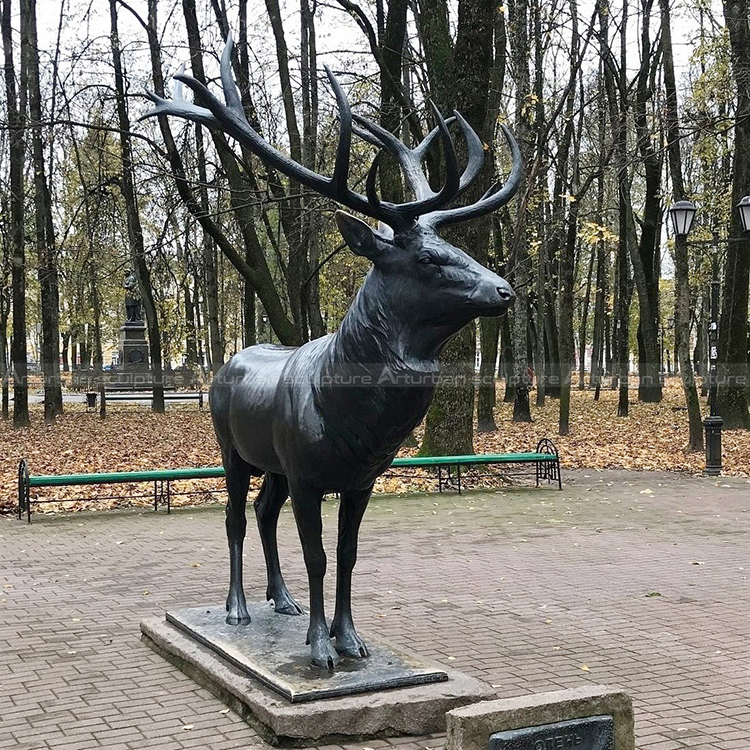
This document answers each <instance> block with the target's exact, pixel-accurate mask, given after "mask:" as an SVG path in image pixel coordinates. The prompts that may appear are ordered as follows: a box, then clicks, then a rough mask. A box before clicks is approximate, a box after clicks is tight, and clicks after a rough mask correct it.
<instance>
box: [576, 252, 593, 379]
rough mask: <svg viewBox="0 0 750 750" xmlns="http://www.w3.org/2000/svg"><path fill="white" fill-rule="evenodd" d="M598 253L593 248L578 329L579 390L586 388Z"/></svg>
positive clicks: (591, 371) (591, 369)
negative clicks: (589, 332)
mask: <svg viewBox="0 0 750 750" xmlns="http://www.w3.org/2000/svg"><path fill="white" fill-rule="evenodd" d="M595 260H596V252H595V251H594V248H593V247H592V248H591V257H590V258H589V270H588V273H587V275H586V294H585V296H584V298H583V309H582V310H581V327H580V328H579V329H578V330H579V334H578V390H579V391H582V390H584V389H585V388H586V340H587V335H588V327H589V307H590V304H591V284H592V282H593V278H594V261H595ZM589 370H590V373H589V380H590V379H591V373H593V371H594V367H593V363H589Z"/></svg>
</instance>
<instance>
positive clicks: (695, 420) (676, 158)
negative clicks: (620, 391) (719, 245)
mask: <svg viewBox="0 0 750 750" xmlns="http://www.w3.org/2000/svg"><path fill="white" fill-rule="evenodd" d="M659 5H660V7H661V38H662V42H661V43H662V54H663V55H664V89H665V93H666V121H667V154H668V157H669V172H670V175H671V178H672V197H673V198H674V200H675V202H676V201H681V200H684V199H685V188H684V185H683V180H682V156H681V154H680V128H679V119H678V112H677V84H676V81H675V74H674V61H673V56H672V27H671V22H670V17H669V0H659ZM674 266H675V305H674V320H675V333H674V339H675V360H676V362H679V366H680V375H681V377H682V390H683V392H684V394H685V403H686V405H687V410H688V424H689V434H688V450H690V451H702V450H703V429H702V427H703V425H702V424H701V410H700V402H699V401H698V392H697V391H696V388H695V379H694V378H693V367H692V363H691V362H690V314H691V312H690V265H689V262H688V247H687V242H686V241H685V239H684V238H682V237H678V238H676V239H675V249H674ZM698 339H700V333H699V335H698Z"/></svg>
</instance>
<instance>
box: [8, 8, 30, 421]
mask: <svg viewBox="0 0 750 750" xmlns="http://www.w3.org/2000/svg"><path fill="white" fill-rule="evenodd" d="M2 3H3V14H2V33H3V51H4V55H5V96H6V106H7V109H8V143H9V147H10V158H9V162H10V226H11V229H10V234H11V243H12V247H13V254H12V258H11V269H12V271H11V275H12V282H11V283H12V289H13V339H12V342H11V360H12V362H13V426H14V427H25V426H26V425H28V424H29V384H28V372H27V364H26V362H27V353H26V257H25V248H24V188H23V168H24V154H25V143H24V136H25V127H26V125H25V119H24V118H25V115H24V113H25V111H26V94H25V91H26V71H25V69H24V66H23V65H21V81H20V86H19V89H20V91H19V93H18V97H17V95H16V78H15V76H16V73H15V66H14V63H13V32H12V29H11V7H10V6H11V0H2Z"/></svg>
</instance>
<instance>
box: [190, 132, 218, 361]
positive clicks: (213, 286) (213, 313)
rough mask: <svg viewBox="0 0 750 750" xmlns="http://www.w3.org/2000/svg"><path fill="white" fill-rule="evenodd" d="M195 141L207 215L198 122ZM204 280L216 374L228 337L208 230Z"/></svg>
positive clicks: (205, 175)
mask: <svg viewBox="0 0 750 750" xmlns="http://www.w3.org/2000/svg"><path fill="white" fill-rule="evenodd" d="M195 144H196V155H197V164H198V200H199V202H200V205H201V208H202V209H203V211H204V212H205V214H206V215H208V213H209V207H208V188H207V185H208V173H207V172H206V149H205V146H204V143H203V128H202V127H201V125H199V124H198V123H196V124H195ZM201 258H202V260H203V283H204V285H205V289H206V296H205V300H206V309H205V312H204V317H205V319H206V325H207V326H208V335H209V340H210V346H211V368H212V371H213V373H214V374H216V372H217V371H218V369H219V368H220V367H221V366H222V365H223V364H224V339H223V336H222V332H221V328H220V327H219V282H218V276H217V271H216V245H215V243H214V241H213V239H212V238H211V236H210V235H209V234H208V233H207V232H205V231H204V232H203V243H202V254H201Z"/></svg>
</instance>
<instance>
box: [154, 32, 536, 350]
mask: <svg viewBox="0 0 750 750" xmlns="http://www.w3.org/2000/svg"><path fill="white" fill-rule="evenodd" d="M232 49H233V41H232V36H231V34H229V35H228V37H227V42H226V45H225V47H224V52H223V54H222V58H221V82H222V88H223V92H224V99H225V103H224V104H222V103H221V102H220V101H219V100H218V99H217V98H216V97H215V96H214V95H213V94H212V93H211V92H210V91H209V90H208V89H207V88H206V87H205V86H204V85H203V84H202V83H200V82H199V81H197V80H196V79H194V78H192V77H191V76H188V75H185V72H184V66H183V67H182V68H181V69H180V71H179V72H178V73H177V74H176V75H175V76H174V78H175V86H174V93H173V98H172V100H171V101H170V100H167V99H162V98H161V97H159V96H157V95H156V94H152V93H149V94H148V96H149V98H150V99H151V100H152V101H153V102H154V103H155V105H156V106H155V108H154V109H153V110H151V111H150V112H148V113H147V114H145V115H144V116H143V118H146V117H154V116H158V115H175V116H177V117H182V118H185V119H188V120H193V121H195V122H199V123H201V124H203V125H206V126H208V127H211V128H217V129H220V130H222V131H224V132H225V133H227V134H228V135H230V136H231V137H233V138H234V139H235V140H237V141H238V142H239V143H240V144H241V145H243V146H245V147H246V148H247V149H248V150H249V151H251V153H253V154H255V155H256V156H257V157H259V158H260V159H262V160H263V161H264V162H265V163H267V164H269V165H270V166H272V167H273V168H274V169H276V170H278V171H279V172H281V173H282V174H285V175H287V176H288V177H289V178H291V179H293V180H296V181H297V182H299V183H300V184H302V185H305V186H306V187H308V188H311V189H312V190H314V191H315V192H317V193H319V194H320V195H323V196H326V197H328V198H331V199H332V200H334V201H336V202H338V203H340V204H342V205H344V206H347V207H348V208H350V209H353V210H354V211H357V212H359V213H362V214H364V215H365V216H369V217H371V218H373V219H377V220H378V222H379V226H378V229H377V230H376V229H373V228H371V227H370V226H369V225H368V224H366V223H365V222H364V221H361V220H360V219H357V218H355V217H354V216H351V215H349V214H347V213H344V212H343V211H337V212H336V221H337V224H338V227H339V230H340V232H341V234H342V236H343V237H344V240H345V241H346V243H347V244H348V245H349V247H350V248H351V249H352V251H353V252H354V253H356V254H357V255H361V256H364V257H366V258H368V259H369V260H370V261H372V263H373V264H374V269H373V271H372V272H371V275H372V274H374V275H375V277H378V278H380V279H381V280H382V282H383V283H382V284H379V286H380V288H381V290H382V291H381V292H380V293H381V294H382V295H384V296H385V297H387V301H388V307H389V311H390V312H395V313H396V314H399V313H402V314H403V315H404V319H411V320H413V321H414V324H415V325H420V324H421V325H422V326H425V325H431V326H432V327H433V328H434V329H435V330H436V331H438V332H439V333H438V334H437V335H436V336H435V339H436V340H438V339H440V338H443V337H442V335H441V333H445V334H446V336H448V335H450V333H452V332H454V331H455V330H458V329H459V328H461V327H462V326H463V325H464V324H465V323H468V322H469V321H470V320H472V319H473V318H476V317H478V316H494V315H500V314H502V313H503V312H505V311H506V310H507V309H508V308H509V307H510V306H511V305H512V304H513V301H514V298H515V295H514V293H513V290H512V289H511V287H510V285H509V284H508V282H507V281H505V279H503V278H501V277H500V276H497V275H496V274H494V273H493V272H492V271H490V270H489V269H487V268H485V267H484V266H482V265H481V264H480V263H478V262H477V261H475V260H474V259H473V258H471V257H470V256H469V255H468V254H467V253H465V252H464V251H463V250H461V249H460V248H457V247H455V246H454V245H452V244H451V243H449V242H447V241H446V240H444V239H442V238H441V237H440V236H439V234H438V230H439V229H440V227H442V226H444V225H449V224H456V223H458V222H462V221H467V220H469V219H474V218H477V217H479V216H482V215H484V214H487V213H489V212H491V211H494V210H496V209H497V208H499V207H501V206H503V205H504V204H506V203H507V202H508V201H509V200H510V199H511V198H512V197H513V195H514V194H515V192H516V191H517V189H518V186H519V184H520V180H521V168H522V161H521V154H520V150H519V148H518V144H517V143H516V141H515V139H514V137H513V135H512V134H511V132H510V130H508V128H506V127H505V126H502V129H503V133H504V135H505V138H506V140H507V142H508V145H509V147H510V150H511V153H512V157H513V166H512V169H511V173H510V175H509V177H508V180H507V181H506V182H505V184H504V185H502V186H501V185H499V184H495V185H493V186H492V187H491V188H490V189H489V190H488V191H487V192H486V193H485V194H484V195H483V196H482V197H481V198H480V199H479V200H478V201H476V202H475V203H472V204H470V205H466V206H459V207H453V208H446V207H447V206H448V205H449V204H450V203H452V202H453V201H454V200H456V199H457V198H458V197H459V196H460V195H461V194H462V193H463V192H464V191H465V190H466V189H467V188H468V187H469V185H471V184H472V182H473V181H474V180H475V179H476V178H477V177H478V175H479V173H480V171H481V170H482V166H483V164H484V157H485V152H484V146H483V144H482V141H481V140H480V138H479V136H478V135H477V134H476V132H475V131H474V130H473V128H472V127H471V126H470V125H469V124H468V122H466V120H465V119H464V118H463V117H462V116H461V115H460V114H459V113H458V112H454V113H453V116H452V117H449V118H448V119H447V120H446V119H444V118H443V116H442V115H441V114H440V112H439V111H438V109H437V108H436V107H434V105H433V110H434V115H435V119H436V122H437V127H436V128H435V129H434V130H432V131H431V132H430V133H429V134H428V135H427V136H426V137H425V138H424V140H423V141H422V142H421V143H420V144H419V145H418V146H416V147H415V148H409V147H408V146H407V145H406V144H404V143H403V142H402V141H400V140H399V139H398V138H396V137H395V136H394V135H393V134H392V133H390V132H389V131H388V130H386V129H384V128H382V127H380V126H379V125H377V124H376V123H374V122H372V121H370V120H368V119H366V118H364V117H361V116H359V115H357V114H354V113H352V110H351V107H350V106H349V102H348V100H347V97H346V94H345V93H344V91H343V89H342V88H341V85H340V84H339V82H338V80H337V79H336V77H335V76H334V75H333V73H332V72H331V71H330V69H329V68H328V67H326V68H325V71H326V74H327V76H328V80H329V82H330V85H331V88H332V89H333V92H334V94H335V97H336V102H337V105H338V110H339V123H340V128H339V142H338V146H337V149H336V159H335V165H334V168H333V174H332V176H330V177H327V176H325V175H320V174H318V173H316V172H313V171H312V170H310V169H308V168H307V167H305V166H304V165H302V164H299V163H297V162H295V161H293V160H292V159H290V158H289V157H288V156H286V155H285V154H283V153H281V152H280V151H278V150H277V149H276V148H274V147H273V146H272V145H270V144H269V143H267V142H266V141H264V140H263V138H261V136H260V135H259V134H258V133H257V132H256V131H255V130H254V129H253V128H252V127H251V126H250V124H249V123H248V121H247V118H246V117H245V113H244V110H243V107H242V102H241V100H240V96H239V93H238V91H237V87H236V85H235V83H234V80H233V78H232V73H231V57H232ZM183 83H184V84H186V85H187V86H188V87H189V88H191V89H192V90H193V91H194V92H195V93H196V94H198V95H199V96H200V99H201V100H202V101H203V102H205V104H206V107H200V106H197V105H195V104H192V103H190V102H187V101H186V100H185V99H184V97H183V86H182V84H183ZM143 118H142V119H143ZM453 123H457V124H458V126H459V128H460V129H461V131H462V133H463V136H464V138H465V140H466V146H467V159H466V166H465V168H464V170H463V172H462V173H460V171H459V166H458V158H457V155H456V149H455V146H454V143H453V139H452V137H451V134H450V131H449V126H450V125H451V124H453ZM353 134H354V135H357V136H358V137H359V138H361V139H363V140H364V141H366V142H367V143H370V144H371V145H373V146H375V147H376V148H377V149H378V151H377V154H376V156H375V158H374V160H373V163H372V166H371V168H370V171H369V173H368V177H367V181H366V186H365V192H366V194H365V195H362V194H360V193H357V192H355V191H353V190H352V189H351V188H349V187H348V185H347V178H348V174H349V157H350V150H351V141H352V135H353ZM437 140H439V141H440V143H441V144H442V147H443V151H444V155H445V183H444V184H443V186H442V188H441V189H440V190H439V191H438V192H435V191H433V190H432V188H431V187H430V184H429V182H428V180H427V177H426V175H425V173H424V171H423V169H422V163H423V161H424V158H425V155H426V154H427V151H428V150H429V148H430V147H431V146H432V145H433V144H434V143H435V142H436V141H437ZM384 152H388V153H389V154H390V155H391V156H393V157H395V159H396V160H397V161H398V163H399V165H400V167H401V170H402V172H403V174H404V177H405V179H406V182H407V185H408V186H409V188H410V189H411V192H412V193H413V195H414V199H413V200H409V201H407V202H405V203H401V204H395V203H391V202H388V201H381V200H380V199H379V197H378V195H377V192H376V176H377V171H378V164H379V162H380V158H381V157H382V154H383V153H384ZM399 308H403V310H401V309H399Z"/></svg>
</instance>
